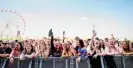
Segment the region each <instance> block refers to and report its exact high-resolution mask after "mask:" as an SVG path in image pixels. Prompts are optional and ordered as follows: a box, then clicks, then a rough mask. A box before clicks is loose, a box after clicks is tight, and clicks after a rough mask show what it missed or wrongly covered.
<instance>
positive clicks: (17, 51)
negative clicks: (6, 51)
mask: <svg viewBox="0 0 133 68" xmlns="http://www.w3.org/2000/svg"><path fill="white" fill-rule="evenodd" d="M22 51H23V46H22V43H21V42H16V44H15V48H14V49H13V50H12V52H11V54H10V62H11V63H13V61H14V57H20V55H21V53H22Z"/></svg>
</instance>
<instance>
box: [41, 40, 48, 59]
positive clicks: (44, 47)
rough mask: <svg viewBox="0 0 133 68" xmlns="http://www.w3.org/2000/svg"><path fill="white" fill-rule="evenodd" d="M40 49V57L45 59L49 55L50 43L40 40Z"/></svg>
mask: <svg viewBox="0 0 133 68" xmlns="http://www.w3.org/2000/svg"><path fill="white" fill-rule="evenodd" d="M40 49H41V52H40V56H42V57H44V58H45V59H47V58H48V57H49V54H50V42H49V40H46V42H45V41H44V40H42V41H41V44H40Z"/></svg>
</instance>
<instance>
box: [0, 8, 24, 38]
mask: <svg viewBox="0 0 133 68" xmlns="http://www.w3.org/2000/svg"><path fill="white" fill-rule="evenodd" d="M2 14H3V16H2ZM5 15H8V16H7V17H8V18H9V19H7V17H6V16H5ZM0 16H2V17H0V25H1V24H4V25H3V26H4V29H3V30H1V32H0V36H1V37H2V36H3V35H4V32H5V30H8V31H9V33H8V34H12V36H22V35H24V33H25V31H26V22H25V19H24V17H23V16H22V15H21V14H20V13H19V12H17V11H14V10H12V9H0ZM2 18H3V19H2ZM14 34H16V35H14Z"/></svg>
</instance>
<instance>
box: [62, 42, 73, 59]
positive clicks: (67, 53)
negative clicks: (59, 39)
mask: <svg viewBox="0 0 133 68" xmlns="http://www.w3.org/2000/svg"><path fill="white" fill-rule="evenodd" d="M70 46H71V44H70V43H66V44H63V52H62V57H64V58H69V57H71V56H72V52H71V49H70Z"/></svg>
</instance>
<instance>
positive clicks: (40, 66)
mask: <svg viewBox="0 0 133 68" xmlns="http://www.w3.org/2000/svg"><path fill="white" fill-rule="evenodd" d="M40 59H41V60H40V64H39V68H42V58H40Z"/></svg>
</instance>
